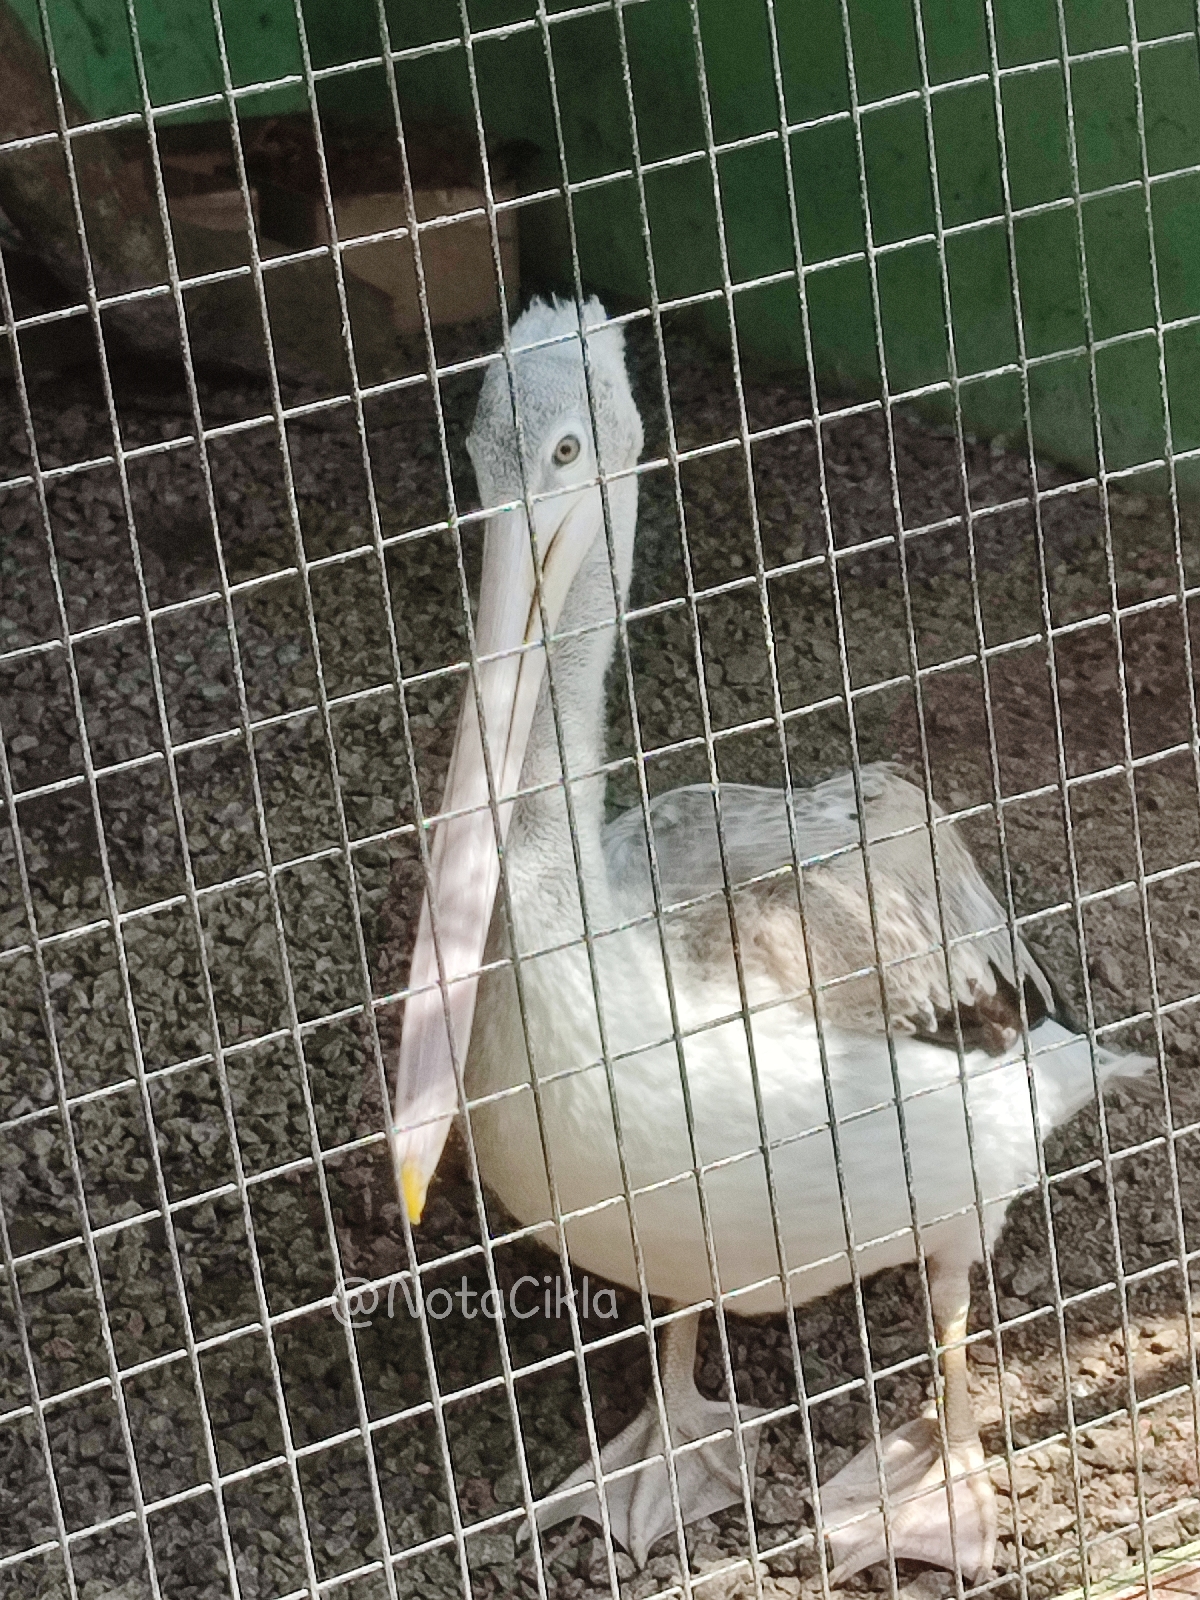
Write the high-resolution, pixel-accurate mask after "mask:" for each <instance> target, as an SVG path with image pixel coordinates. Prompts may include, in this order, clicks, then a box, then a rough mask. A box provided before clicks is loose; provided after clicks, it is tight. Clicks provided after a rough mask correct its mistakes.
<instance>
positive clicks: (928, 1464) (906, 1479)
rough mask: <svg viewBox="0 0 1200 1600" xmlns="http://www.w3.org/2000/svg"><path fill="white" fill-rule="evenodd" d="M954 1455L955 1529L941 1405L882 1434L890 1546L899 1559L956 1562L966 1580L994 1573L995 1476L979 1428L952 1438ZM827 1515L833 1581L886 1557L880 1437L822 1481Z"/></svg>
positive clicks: (952, 1566)
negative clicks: (877, 1445)
mask: <svg viewBox="0 0 1200 1600" xmlns="http://www.w3.org/2000/svg"><path fill="white" fill-rule="evenodd" d="M949 1457H950V1494H952V1495H953V1500H954V1523H953V1529H952V1528H951V1520H950V1494H948V1493H947V1484H946V1474H945V1468H944V1462H943V1458H942V1444H941V1433H940V1430H939V1428H938V1424H937V1416H936V1413H935V1414H932V1415H926V1416H923V1417H918V1418H917V1419H916V1421H914V1422H909V1423H906V1424H905V1425H904V1427H902V1428H897V1430H896V1431H895V1433H889V1434H888V1435H887V1436H886V1437H885V1438H884V1440H883V1465H884V1472H885V1474H886V1482H887V1486H888V1509H889V1515H890V1521H891V1536H892V1554H893V1556H895V1557H896V1558H897V1560H906V1561H924V1562H927V1563H928V1564H929V1565H930V1566H934V1567H944V1568H946V1569H947V1570H948V1571H950V1572H953V1571H955V1569H956V1568H957V1569H958V1570H959V1571H961V1573H962V1575H963V1578H964V1579H965V1580H966V1581H968V1582H972V1581H975V1582H978V1581H980V1580H982V1579H983V1578H986V1577H988V1576H989V1575H990V1573H991V1570H992V1558H993V1555H994V1553H995V1548H996V1506H995V1499H994V1496H993V1492H992V1483H991V1479H990V1478H989V1476H988V1473H987V1469H986V1467H985V1466H984V1455H983V1447H982V1445H981V1444H980V1442H979V1439H978V1437H977V1436H976V1437H973V1438H970V1439H966V1440H960V1441H958V1442H951V1445H950V1450H949ZM863 1513H865V1515H864V1514H863ZM821 1515H822V1518H823V1520H824V1523H825V1535H826V1538H827V1539H828V1540H829V1547H830V1550H831V1552H832V1554H833V1559H834V1561H835V1562H836V1563H837V1565H836V1567H835V1568H834V1570H833V1572H832V1573H831V1574H830V1582H831V1583H842V1582H844V1581H845V1580H846V1579H847V1578H849V1577H852V1576H853V1575H854V1573H856V1572H861V1571H862V1569H863V1568H864V1567H869V1566H872V1565H873V1564H874V1563H875V1562H876V1561H884V1560H886V1559H887V1542H886V1540H885V1537H884V1528H883V1513H882V1511H881V1509H880V1505H879V1475H878V1469H877V1466H876V1460H875V1447H874V1445H868V1446H867V1447H866V1449H865V1450H860V1451H859V1453H858V1454H857V1455H856V1456H855V1457H854V1460H853V1461H851V1462H850V1463H849V1464H848V1465H847V1466H845V1467H843V1468H842V1470H841V1472H839V1473H838V1474H837V1476H836V1477H835V1478H832V1479H831V1480H830V1482H829V1483H827V1484H825V1485H823V1487H822V1489H821ZM852 1518H856V1519H857V1520H854V1521H851V1520H850V1519H852ZM846 1524H849V1525H848V1526H847V1525H846Z"/></svg>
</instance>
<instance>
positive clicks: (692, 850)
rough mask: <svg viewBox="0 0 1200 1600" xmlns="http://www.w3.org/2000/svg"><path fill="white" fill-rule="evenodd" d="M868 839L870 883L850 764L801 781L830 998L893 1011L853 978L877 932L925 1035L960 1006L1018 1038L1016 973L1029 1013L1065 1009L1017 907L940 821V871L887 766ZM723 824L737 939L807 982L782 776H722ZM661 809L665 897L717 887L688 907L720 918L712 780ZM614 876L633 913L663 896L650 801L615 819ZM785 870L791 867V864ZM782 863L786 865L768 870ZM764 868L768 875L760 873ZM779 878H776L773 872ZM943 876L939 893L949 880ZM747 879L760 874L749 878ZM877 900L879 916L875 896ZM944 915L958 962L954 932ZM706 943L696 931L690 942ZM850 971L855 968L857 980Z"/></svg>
mask: <svg viewBox="0 0 1200 1600" xmlns="http://www.w3.org/2000/svg"><path fill="white" fill-rule="evenodd" d="M862 792H863V800H864V806H865V812H866V833H867V839H868V842H869V846H870V849H869V861H870V881H871V897H870V899H869V898H868V893H867V874H866V871H865V870H864V864H863V855H862V848H861V831H860V827H859V820H858V809H857V806H856V803H855V795H854V784H853V779H852V776H851V774H849V773H844V774H840V775H839V776H837V777H835V778H830V779H829V780H827V781H826V782H825V783H821V784H817V785H816V786H815V787H814V788H812V789H809V790H805V791H799V792H796V793H795V794H794V796H793V814H794V817H795V835H796V855H797V857H798V859H799V861H800V865H801V868H802V870H803V874H804V890H805V911H806V918H807V924H808V950H809V952H811V956H812V963H813V966H814V968H815V969H816V970H815V975H816V977H817V979H818V982H820V983H821V985H822V987H823V988H824V987H825V986H826V985H829V987H828V989H827V990H826V1008H827V1010H828V1012H829V1014H830V1016H831V1017H834V1018H836V1019H838V1020H840V1021H842V1022H843V1023H845V1024H846V1025H848V1026H856V1027H872V1028H873V1027H876V1026H878V1025H879V1024H880V1022H881V1021H882V1008H881V1003H880V1000H879V986H878V980H877V978H875V977H868V978H850V974H853V973H861V972H862V971H863V970H864V969H866V968H871V967H874V966H875V963H876V953H875V952H876V942H878V950H879V955H880V957H881V958H882V960H883V962H884V965H885V969H886V971H887V974H888V994H889V1006H890V1012H891V1017H892V1024H893V1026H894V1027H899V1028H901V1029H904V1030H906V1031H910V1032H914V1033H921V1034H924V1035H926V1036H928V1037H944V1036H946V1034H947V1030H948V1029H949V1033H950V1035H951V1036H952V1035H953V1026H952V1012H953V1011H955V1010H957V1011H958V1013H959V1020H960V1025H961V1026H962V1027H963V1028H964V1029H966V1030H967V1031H968V1032H970V1033H971V1034H972V1035H978V1037H979V1040H980V1042H983V1043H985V1044H989V1043H994V1044H996V1046H997V1047H999V1044H1000V1042H1001V1041H1002V1040H1004V1041H1008V1042H1011V1037H1012V1035H1013V1032H1014V1028H1019V1023H1020V1008H1019V1003H1018V1001H1017V990H1018V988H1024V989H1025V994H1026V1006H1027V1012H1028V1015H1029V1021H1030V1022H1031V1023H1032V1022H1034V1021H1035V1020H1037V1019H1038V1018H1039V1017H1040V1016H1043V1015H1045V1014H1046V1013H1047V1012H1053V1011H1054V1010H1055V1009H1056V1002H1055V998H1054V994H1053V990H1052V988H1051V985H1050V983H1049V982H1048V980H1047V979H1046V977H1045V975H1044V974H1043V973H1042V971H1041V969H1040V968H1039V967H1038V965H1037V963H1036V962H1035V961H1034V959H1033V957H1032V956H1031V955H1030V953H1029V951H1028V950H1027V949H1026V948H1025V946H1024V945H1023V944H1020V943H1018V946H1017V951H1018V966H1019V973H1018V971H1016V970H1014V965H1013V950H1012V941H1011V939H1010V936H1009V932H1008V928H1007V925H1006V921H1005V916H1004V913H1003V911H1002V910H1001V908H1000V906H999V904H998V903H997V901H996V899H995V896H994V895H993V894H992V892H991V890H990V889H989V888H988V887H987V884H986V883H985V882H984V881H983V878H982V877H981V876H980V873H979V869H978V868H977V867H976V865H975V863H974V861H973V860H972V859H971V855H970V853H969V851H968V850H967V848H966V846H965V845H964V843H963V842H962V839H961V838H960V837H959V834H958V832H957V830H956V829H955V828H954V827H953V826H951V825H948V824H947V825H943V826H941V827H939V828H938V829H937V830H936V831H937V858H938V872H937V878H936V880H935V875H934V866H933V852H932V849H931V844H930V835H929V828H928V824H927V817H926V810H925V797H924V795H923V794H922V792H921V791H920V790H919V789H918V788H916V787H915V786H914V785H913V784H911V783H908V782H907V781H906V780H905V779H903V778H901V777H900V776H899V774H898V773H897V772H896V771H895V770H894V769H893V768H892V767H890V766H886V765H875V766H868V767H865V768H863V769H862ZM720 807H721V829H722V833H723V835H724V841H725V859H726V861H727V863H728V870H729V881H730V884H731V886H732V887H733V889H734V901H735V908H736V916H737V921H738V928H739V934H740V941H741V944H742V946H743V949H744V950H745V951H749V957H748V959H749V960H751V961H752V962H759V963H760V964H763V965H764V966H765V968H766V969H767V970H768V971H769V973H770V976H771V977H772V979H773V980H774V981H775V982H777V983H779V984H782V985H784V986H785V987H787V988H789V989H791V990H794V991H799V990H801V989H803V988H805V987H806V986H807V984H808V978H809V973H808V959H807V955H806V954H805V952H804V941H803V939H802V937H801V934H800V925H799V915H798V911H797V909H796V908H797V900H796V890H795V878H794V873H793V872H790V871H788V870H786V869H788V868H789V867H791V866H792V862H793V854H792V844H791V837H790V835H789V831H788V819H787V809H786V802H785V799H784V795H783V793H782V791H781V790H775V789H759V788H752V787H750V786H748V785H744V784H723V785H722V786H721V790H720ZM650 822H651V828H652V830H653V838H654V852H655V857H656V860H657V866H658V874H659V884H660V888H661V894H662V903H663V905H664V906H670V905H673V904H678V903H679V902H681V901H692V900H697V899H699V898H700V897H703V896H708V897H710V898H709V900H708V902H707V904H705V905H702V906H699V907H695V908H693V909H692V910H691V911H689V912H688V913H686V915H687V916H689V917H691V918H692V919H693V922H694V923H697V922H699V921H701V920H702V921H703V922H704V923H705V925H706V927H708V928H710V929H712V930H713V932H712V934H711V938H712V940H713V942H714V943H715V944H722V945H723V946H724V947H727V946H728V941H727V937H726V938H725V939H724V940H722V938H721V936H720V934H719V932H718V931H717V924H718V922H719V921H720V919H722V918H724V919H725V921H726V924H727V919H728V913H727V908H726V905H725V902H724V899H723V896H719V895H718V897H717V899H716V900H715V901H714V900H713V899H712V896H713V894H714V891H721V890H722V889H723V888H724V883H725V880H724V876H723V874H722V870H721V852H720V848H719V843H718V833H717V826H716V812H715V807H714V804H713V794H712V790H711V788H709V787H708V786H706V785H696V786H694V787H690V788H684V789H674V790H672V791H670V792H669V793H668V794H664V795H661V796H659V797H658V798H657V799H656V800H654V801H653V802H652V803H651V807H650ZM604 848H605V856H606V859H607V863H608V868H609V877H610V883H611V884H612V886H613V888H614V890H615V891H616V894H617V897H618V903H619V904H620V907H621V909H622V910H623V911H624V912H625V914H626V915H631V916H632V915H637V914H640V913H644V912H645V911H647V910H649V909H650V908H651V907H652V905H653V895H652V891H651V878H650V862H649V852H648V850H647V844H646V829H645V825H644V821H643V818H642V814H641V811H640V808H635V809H634V810H633V811H631V812H627V813H626V814H625V815H624V816H622V817H619V818H618V819H617V820H616V821H615V822H614V823H612V824H610V826H609V827H608V828H607V829H606V831H605V840H604ZM781 869H782V870H781ZM772 874H775V876H773V877H772V876H771V875H772ZM755 880H759V881H755ZM761 880H766V881H761ZM938 885H940V889H941V904H940V908H939V901H938V894H937V888H938ZM747 886H748V887H747ZM872 899H873V901H874V911H875V917H874V924H872V917H871V900H872ZM943 919H944V924H945V931H946V936H947V940H948V942H949V946H950V961H949V967H950V975H949V980H948V978H947V961H946V955H945V949H944V946H943V941H942V923H943ZM695 944H696V940H695V937H693V939H692V945H693V947H694V946H695ZM847 979H849V981H846V980H847Z"/></svg>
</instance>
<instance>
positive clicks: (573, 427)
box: [394, 299, 642, 1222]
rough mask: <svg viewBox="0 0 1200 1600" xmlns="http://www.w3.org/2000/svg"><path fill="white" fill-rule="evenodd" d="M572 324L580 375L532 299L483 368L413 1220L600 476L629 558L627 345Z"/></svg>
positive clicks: (594, 317) (588, 545) (415, 1037)
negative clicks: (481, 514)
mask: <svg viewBox="0 0 1200 1600" xmlns="http://www.w3.org/2000/svg"><path fill="white" fill-rule="evenodd" d="M583 323H584V329H585V334H584V337H586V340H587V369H586V373H585V366H584V359H583V347H582V344H581V341H580V330H579V313H578V311H577V309H576V307H575V305H574V304H572V303H569V302H562V301H557V300H556V301H553V302H552V303H550V304H546V303H545V302H543V301H540V300H535V301H534V303H533V304H532V305H531V306H530V308H529V310H528V311H526V312H525V314H524V315H523V316H522V317H520V318H519V320H518V321H517V322H516V323H514V324H513V329H512V364H511V369H510V368H509V365H508V364H507V363H506V362H502V361H497V362H495V363H493V364H492V366H491V367H489V368H488V371H487V375H486V377H485V378H484V381H483V387H482V389H481V390H480V394H479V405H478V408H477V410H476V413H475V422H474V426H473V427H472V429H471V434H470V438H469V439H468V441H467V448H468V450H469V451H470V455H471V461H472V464H473V465H474V468H475V476H476V480H477V482H478V485H479V494H480V499H481V502H482V504H483V507H484V510H485V511H486V512H488V513H489V514H488V516H487V520H486V524H485V530H484V542H483V576H482V580H481V584H480V592H479V607H478V614H477V616H476V620H475V647H476V654H477V657H478V659H479V662H480V665H479V669H478V672H477V674H476V678H475V684H474V685H472V684H471V683H470V682H469V681H468V686H467V690H466V693H465V696H464V700H463V709H462V715H461V716H460V718H459V724H458V733H457V736H456V738H455V742H454V750H453V753H452V755H451V758H450V770H449V774H448V776H447V780H446V792H445V794H444V796H443V799H442V809H441V818H442V819H443V820H440V821H437V822H436V826H435V827H434V829H433V837H432V843H431V847H430V867H429V875H428V882H427V888H426V892H425V899H424V901H423V903H422V906H421V917H420V922H419V924H418V929H417V942H416V947H415V949H414V951H413V960H412V967H411V969H410V973H409V988H410V991H412V992H411V993H410V997H409V999H408V1001H407V1003H406V1007H405V1014H404V1033H403V1036H402V1038H401V1042H400V1058H399V1063H398V1067H397V1073H396V1106H395V1122H396V1134H395V1140H394V1153H395V1158H396V1161H397V1166H398V1170H399V1174H400V1181H401V1186H402V1189H403V1193H404V1202H405V1206H406V1209H407V1211H408V1215H409V1218H410V1220H411V1221H413V1222H418V1221H419V1220H420V1217H421V1212H422V1209H423V1207H424V1204H425V1192H426V1189H427V1188H428V1185H429V1180H430V1179H431V1178H432V1176H433V1172H434V1169H435V1167H436V1166H437V1163H438V1158H439V1157H440V1155H441V1153H442V1148H443V1146H444V1145H445V1142H446V1135H447V1134H448V1133H449V1131H450V1123H451V1120H452V1118H453V1116H454V1113H455V1111H456V1110H457V1108H458V1090H457V1082H456V1076H455V1071H454V1061H455V1057H457V1059H458V1061H459V1062H460V1063H463V1062H465V1060H466V1056H467V1046H468V1044H469V1043H470V1038H471V1023H472V1020H473V1017H474V1012H475V994H476V990H477V987H478V973H479V967H480V963H481V961H482V959H483V950H484V943H485V940H486V938H487V932H488V925H489V923H490V921H491V916H492V906H493V903H494V901H495V898H496V888H497V885H498V883H499V875H500V868H499V856H498V853H497V832H499V839H500V842H501V843H502V842H503V839H504V837H505V834H506V832H507V827H508V819H509V816H510V814H511V811H512V796H513V795H514V794H515V793H516V791H517V786H518V784H519V782H520V777H521V767H522V765H523V762H524V759H525V749H526V745H527V744H528V741H529V733H530V728H531V726H532V723H533V713H534V707H535V705H536V702H537V698H538V691H539V689H540V688H541V683H542V677H543V675H544V671H545V660H546V653H545V647H544V644H543V635H542V619H543V616H544V618H545V625H546V627H547V628H548V629H549V630H550V632H551V633H553V630H554V629H555V627H556V625H557V623H558V620H559V617H560V616H561V614H562V609H563V605H564V603H565V601H566V598H567V595H568V593H569V591H570V589H571V585H572V583H573V582H574V580H575V577H576V575H577V574H578V572H579V570H580V568H581V567H582V566H583V564H584V562H585V560H586V558H587V557H588V556H589V554H591V553H592V552H593V551H594V550H595V549H596V547H597V543H598V542H599V543H601V544H604V543H605V527H604V497H603V496H602V493H601V490H600V486H599V477H598V474H599V473H601V472H602V473H603V474H604V476H605V478H606V479H611V478H613V476H614V475H618V476H616V479H615V481H613V482H610V483H609V484H608V492H607V498H608V505H609V511H610V527H611V534H612V553H613V556H614V559H615V563H616V568H617V575H618V581H619V583H620V584H621V587H622V588H624V587H625V586H626V585H627V584H628V581H629V571H630V566H631V564H632V560H633V534H634V525H635V522H636V516H637V480H636V478H635V477H633V476H631V475H630V474H629V469H630V468H632V467H633V466H634V465H635V464H636V462H637V458H638V455H639V454H640V452H641V448H642V424H641V419H640V417H639V416H638V411H637V407H636V405H635V404H634V401H633V395H632V392H631V391H630V387H629V376H628V373H627V371H626V367H625V347H624V338H623V335H622V332H621V330H620V329H619V328H616V327H613V326H611V325H608V324H607V319H606V314H605V311H604V307H603V306H602V305H601V304H600V302H599V300H596V299H591V300H589V301H588V302H587V303H586V305H585V306H584V308H583ZM564 335H566V336H569V337H565V338H564ZM547 341H552V342H549V343H547ZM554 341H557V342H554ZM531 347H532V348H531ZM514 395H515V400H516V412H515V416H514V409H513V400H514ZM620 474H625V476H619V475H620ZM530 509H531V510H532V536H531V528H530V515H529V511H530ZM535 552H536V559H537V564H538V568H539V569H540V573H539V575H540V591H541V594H540V605H539V599H538V583H537V582H536V580H535V568H534V557H535ZM609 594H610V599H611V589H610V591H609ZM479 705H482V710H483V722H484V727H485V728H486V732H487V760H486V762H485V758H484V743H483V739H482V737H481V733H480V724H479V714H478V708H479ZM489 766H490V770H491V778H492V784H493V786H494V795H495V799H496V802H497V804H496V807H495V810H494V811H493V809H492V806H491V795H490V793H489V787H488V768H489ZM439 956H440V967H439ZM443 980H444V984H445V987H444V989H443V987H442V981H443Z"/></svg>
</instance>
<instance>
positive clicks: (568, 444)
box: [554, 433, 582, 467]
mask: <svg viewBox="0 0 1200 1600" xmlns="http://www.w3.org/2000/svg"><path fill="white" fill-rule="evenodd" d="M581 449H582V446H581V445H580V443H579V440H578V439H577V438H576V436H575V435H574V434H573V433H564V434H563V436H562V438H561V439H560V440H559V441H558V443H557V444H556V445H555V446H554V465H555V466H556V467H569V466H570V465H571V463H572V462H573V461H578V460H579V452H580V450H581Z"/></svg>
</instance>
